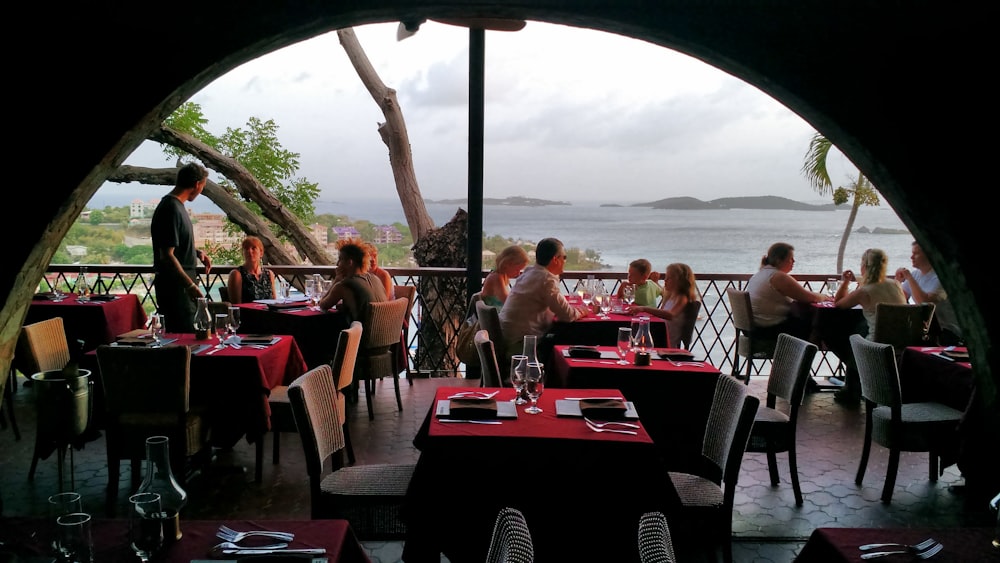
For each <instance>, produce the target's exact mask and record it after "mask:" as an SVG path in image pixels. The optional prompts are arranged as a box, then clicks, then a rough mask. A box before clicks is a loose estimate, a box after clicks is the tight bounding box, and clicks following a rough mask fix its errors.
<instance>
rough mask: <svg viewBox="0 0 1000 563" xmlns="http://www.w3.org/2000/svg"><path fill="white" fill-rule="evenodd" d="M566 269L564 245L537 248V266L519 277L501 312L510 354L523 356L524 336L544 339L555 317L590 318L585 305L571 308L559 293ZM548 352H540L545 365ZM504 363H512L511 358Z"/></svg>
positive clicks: (547, 242)
mask: <svg viewBox="0 0 1000 563" xmlns="http://www.w3.org/2000/svg"><path fill="white" fill-rule="evenodd" d="M565 267H566V250H565V249H564V248H563V243H562V242H561V241H560V240H559V239H555V238H546V239H542V240H541V241H539V243H538V246H537V247H536V248H535V264H534V265H533V266H529V267H528V268H527V269H525V270H524V272H523V273H522V274H521V275H520V276H518V278H517V283H515V284H514V287H513V289H511V290H510V295H508V296H507V300H506V301H505V302H504V305H503V308H502V309H500V329H501V331H503V335H504V340H506V343H507V351H508V354H511V355H513V354H518V353H520V352H519V351H520V350H521V349H522V348H523V340H524V336H525V335H528V334H533V335H535V336H543V335H544V334H545V333H547V332H548V331H549V329H550V328H552V322H553V320H554V319H555V318H556V317H558V318H559V319H562V320H569V321H575V320H577V319H579V318H581V317H586V316H587V315H588V314H589V311H588V310H587V308H586V307H584V306H582V305H581V306H580V307H574V306H572V305H570V304H569V302H567V301H566V297H564V296H563V294H562V291H560V286H559V276H560V275H561V274H562V273H563V269H564V268H565ZM540 344H541V343H540ZM540 348H541V347H540ZM549 348H550V347H545V348H541V349H539V350H538V354H539V356H540V357H541V359H542V361H543V362H544V361H546V360H547V358H548V355H549V352H550V350H549ZM498 359H499V358H498ZM501 361H506V362H508V363H509V358H505V359H501Z"/></svg>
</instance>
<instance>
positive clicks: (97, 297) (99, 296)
mask: <svg viewBox="0 0 1000 563" xmlns="http://www.w3.org/2000/svg"><path fill="white" fill-rule="evenodd" d="M115 299H118V296H117V295H112V294H110V293H95V294H93V295H91V296H90V300H91V301H114V300H115Z"/></svg>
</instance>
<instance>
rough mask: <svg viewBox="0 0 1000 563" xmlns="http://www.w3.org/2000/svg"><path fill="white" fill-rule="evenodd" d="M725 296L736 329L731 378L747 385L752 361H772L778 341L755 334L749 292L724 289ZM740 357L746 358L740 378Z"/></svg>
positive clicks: (751, 369)
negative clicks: (727, 299) (744, 367)
mask: <svg viewBox="0 0 1000 563" xmlns="http://www.w3.org/2000/svg"><path fill="white" fill-rule="evenodd" d="M726 296H727V297H728V298H729V306H730V308H731V309H732V312H733V327H734V328H735V329H736V339H735V341H734V342H733V377H736V378H737V379H743V382H744V383H746V384H747V385H749V384H750V375H751V374H752V372H753V362H754V360H771V359H773V358H774V348H775V346H777V345H778V340H777V339H776V338H773V337H768V338H761V337H760V336H759V335H758V334H755V331H754V322H753V306H752V305H751V304H750V293H749V292H746V291H740V290H738V289H735V288H732V287H730V288H728V289H726ZM741 357H742V358H746V375H745V376H742V377H741V376H740V358H741ZM744 378H745V379H744Z"/></svg>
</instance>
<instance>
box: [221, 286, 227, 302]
mask: <svg viewBox="0 0 1000 563" xmlns="http://www.w3.org/2000/svg"><path fill="white" fill-rule="evenodd" d="M219 300H220V301H229V288H228V287H226V284H222V285H220V286H219Z"/></svg>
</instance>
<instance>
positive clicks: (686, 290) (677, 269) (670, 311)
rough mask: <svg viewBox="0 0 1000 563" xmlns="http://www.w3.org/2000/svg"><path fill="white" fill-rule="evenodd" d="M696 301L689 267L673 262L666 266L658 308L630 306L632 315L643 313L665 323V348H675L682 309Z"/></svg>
mask: <svg viewBox="0 0 1000 563" xmlns="http://www.w3.org/2000/svg"><path fill="white" fill-rule="evenodd" d="M697 300H698V286H697V280H695V277H694V271H693V270H692V269H691V266H688V265H687V264H681V263H679V262H675V263H673V264H670V265H668V266H667V274H666V276H664V278H663V299H662V300H661V301H660V306H659V307H649V306H645V305H632V306H631V307H629V313H630V314H632V315H635V314H639V313H645V314H649V315H653V316H654V317H659V318H661V319H665V320H666V321H667V340H668V342H667V347H670V346H677V345H678V344H677V342H678V338H679V337H680V334H681V332H682V330H683V327H684V324H685V321H686V320H687V319H685V318H684V308H685V307H687V304H688V303H690V302H691V301H697Z"/></svg>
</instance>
